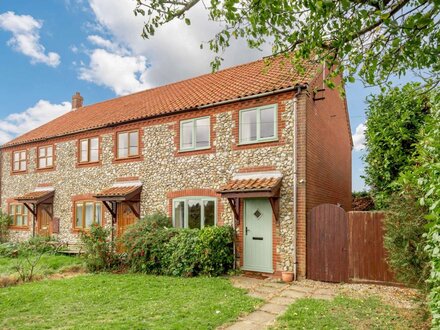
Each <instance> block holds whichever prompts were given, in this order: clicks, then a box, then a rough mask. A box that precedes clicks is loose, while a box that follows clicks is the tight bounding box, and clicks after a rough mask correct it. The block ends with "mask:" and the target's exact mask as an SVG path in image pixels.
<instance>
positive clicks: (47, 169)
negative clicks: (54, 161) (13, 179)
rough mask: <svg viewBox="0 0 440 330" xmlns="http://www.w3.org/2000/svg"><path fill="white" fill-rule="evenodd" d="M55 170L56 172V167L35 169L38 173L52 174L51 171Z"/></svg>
mask: <svg viewBox="0 0 440 330" xmlns="http://www.w3.org/2000/svg"><path fill="white" fill-rule="evenodd" d="M54 170H55V166H52V167H44V168H36V169H35V171H36V172H50V171H54Z"/></svg>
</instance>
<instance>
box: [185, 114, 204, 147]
mask: <svg viewBox="0 0 440 330" xmlns="http://www.w3.org/2000/svg"><path fill="white" fill-rule="evenodd" d="M209 147H210V118H209V117H203V118H196V119H190V120H184V121H181V122H180V150H182V151H186V150H199V149H207V148H209Z"/></svg>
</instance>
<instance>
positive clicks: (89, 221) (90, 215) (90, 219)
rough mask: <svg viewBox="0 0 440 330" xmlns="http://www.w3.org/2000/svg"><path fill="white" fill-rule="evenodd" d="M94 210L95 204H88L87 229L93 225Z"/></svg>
mask: <svg viewBox="0 0 440 330" xmlns="http://www.w3.org/2000/svg"><path fill="white" fill-rule="evenodd" d="M93 208H94V203H86V214H85V217H86V219H85V220H86V228H89V227H90V226H91V224H92V223H93V220H94V219H93Z"/></svg>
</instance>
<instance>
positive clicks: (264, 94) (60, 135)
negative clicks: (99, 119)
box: [0, 84, 307, 150]
mask: <svg viewBox="0 0 440 330" xmlns="http://www.w3.org/2000/svg"><path fill="white" fill-rule="evenodd" d="M299 86H307V85H305V84H296V85H295V86H291V87H286V88H282V89H277V90H274V91H270V92H264V93H259V94H254V95H248V96H243V97H236V98H234V99H229V100H224V101H218V102H214V103H210V104H206V105H200V106H197V107H193V108H189V109H182V110H178V111H175V112H167V113H161V114H157V115H153V116H149V117H143V118H135V119H131V120H127V121H121V122H117V123H111V124H107V125H103V126H97V127H91V128H85V129H80V130H77V131H74V132H68V133H62V134H59V135H54V136H50V137H48V138H42V139H36V140H30V141H25V142H22V143H17V144H11V145H6V146H0V150H2V149H7V148H12V147H17V146H21V145H25V144H31V143H37V142H44V141H49V140H51V139H55V138H59V137H65V136H69V135H75V134H79V133H84V132H90V131H94V130H98V129H103V128H110V127H115V126H119V125H126V124H132V123H136V122H140V121H144V120H150V119H156V118H162V117H166V116H172V115H177V114H181V113H186V112H191V111H194V110H202V109H207V108H211V107H215V106H219V105H224V104H229V103H234V102H239V101H246V100H252V99H256V98H259V97H264V96H269V95H274V94H279V93H284V92H290V91H294V90H295V89H297V88H298V87H299Z"/></svg>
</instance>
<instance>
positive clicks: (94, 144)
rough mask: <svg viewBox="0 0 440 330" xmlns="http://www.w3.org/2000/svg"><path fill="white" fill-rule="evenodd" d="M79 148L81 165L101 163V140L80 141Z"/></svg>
mask: <svg viewBox="0 0 440 330" xmlns="http://www.w3.org/2000/svg"><path fill="white" fill-rule="evenodd" d="M79 148H80V152H79V162H80V163H96V162H98V161H99V138H97V137H95V138H91V139H83V140H80V141H79Z"/></svg>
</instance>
